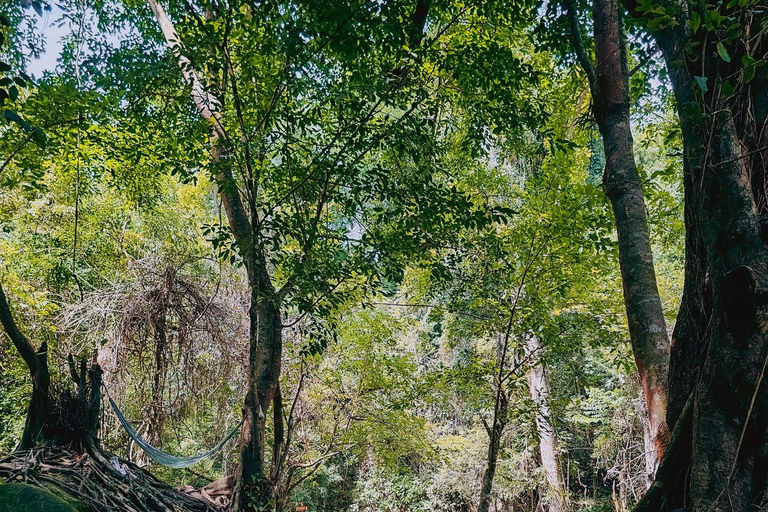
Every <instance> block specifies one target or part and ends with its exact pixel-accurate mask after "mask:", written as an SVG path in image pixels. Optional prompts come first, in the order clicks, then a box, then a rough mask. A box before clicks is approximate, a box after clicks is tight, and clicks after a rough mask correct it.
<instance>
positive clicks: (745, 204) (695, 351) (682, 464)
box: [626, 1, 768, 510]
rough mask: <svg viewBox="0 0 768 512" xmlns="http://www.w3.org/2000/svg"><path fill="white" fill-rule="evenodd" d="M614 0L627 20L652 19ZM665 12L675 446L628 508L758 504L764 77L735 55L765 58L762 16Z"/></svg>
mask: <svg viewBox="0 0 768 512" xmlns="http://www.w3.org/2000/svg"><path fill="white" fill-rule="evenodd" d="M626 4H627V6H628V7H629V8H630V10H631V12H632V14H633V15H635V16H638V17H645V19H647V20H650V19H651V18H652V17H653V16H654V15H651V14H648V13H644V12H641V11H640V10H639V9H638V5H637V3H636V2H634V1H626ZM660 6H661V7H662V8H670V7H672V5H667V4H666V3H665V2H660ZM670 12H675V13H677V15H676V19H675V23H674V24H671V23H669V24H664V25H662V26H661V28H660V29H657V30H656V31H654V32H653V33H652V34H653V36H654V38H655V39H656V42H657V43H658V45H659V48H660V49H661V51H662V54H663V55H664V60H665V62H666V65H667V68H668V71H669V76H670V80H671V82H672V86H673V90H674V93H675V97H676V99H677V108H678V116H679V118H680V126H681V130H682V134H683V145H684V147H683V149H684V172H685V178H684V186H685V201H686V218H685V220H686V273H685V279H686V282H685V287H684V295H683V301H682V306H681V309H680V313H679V316H678V318H679V320H678V324H677V326H676V329H675V333H674V335H673V343H674V348H673V352H672V357H673V359H672V363H671V367H672V372H673V373H672V376H673V377H679V379H680V381H679V382H676V386H678V388H677V390H676V391H675V392H674V393H673V394H672V395H671V401H670V404H671V407H670V409H671V410H672V411H674V414H675V415H676V417H677V422H678V423H679V424H680V428H678V427H677V426H676V427H675V431H676V432H677V431H679V437H680V440H679V442H678V441H676V443H675V450H670V453H668V454H667V457H666V458H668V459H669V460H663V461H662V464H661V465H662V466H664V467H665V471H664V472H663V473H662V474H660V475H659V476H658V477H657V479H656V481H655V482H654V484H653V486H652V488H651V490H654V489H656V491H655V492H654V493H653V494H652V495H651V492H650V491H649V493H648V494H649V495H650V496H649V497H648V498H647V499H644V500H643V501H642V502H641V504H640V505H639V507H638V509H639V510H667V509H673V508H681V509H684V510H725V509H728V510H751V509H753V508H758V507H760V506H764V504H765V499H766V495H765V489H766V487H768V471H766V469H765V468H766V467H768V389H766V386H765V370H766V365H767V363H768V336H767V335H768V332H767V331H768V321H767V320H766V319H767V318H768V296H767V295H768V294H767V293H766V291H767V290H768V249H767V248H766V240H768V237H766V236H765V220H764V219H765V218H766V188H765V178H766V164H765V162H766V158H768V151H766V145H765V141H766V75H765V70H764V69H763V70H760V72H759V73H757V74H756V76H755V78H754V79H753V80H751V81H750V80H748V74H749V73H750V70H749V67H750V65H749V63H748V60H746V59H743V57H744V56H745V55H749V56H750V57H751V58H753V59H755V60H760V59H765V58H766V57H767V56H768V41H766V38H765V36H764V34H763V31H764V27H765V25H766V22H768V14H766V11H765V9H764V8H761V6H760V2H757V3H750V4H749V5H743V6H742V5H739V3H731V4H727V5H721V4H719V3H716V2H710V1H707V2H701V3H698V4H696V5H686V9H683V10H679V9H677V10H675V11H670ZM710 12H717V13H718V14H719V15H720V16H723V17H724V18H725V19H728V22H727V24H726V25H728V24H731V25H732V24H733V23H734V22H738V23H739V24H738V25H737V26H736V27H737V32H735V35H734V34H731V35H727V36H726V35H725V34H724V30H725V29H722V30H721V29H720V28H718V27H717V26H716V25H712V26H707V25H706V24H702V25H701V26H700V27H697V30H696V31H694V30H693V29H692V27H693V26H695V24H693V23H689V22H690V21H691V19H692V18H691V16H692V13H696V16H707V13H710ZM702 19H706V18H702ZM710 19H711V16H710ZM693 44H696V50H695V51H691V50H690V49H691V48H693ZM752 71H754V70H752ZM726 82H728V85H727V86H726ZM685 395H688V397H689V398H687V399H684V398H683V397H684V396H685ZM683 403H687V404H689V405H686V406H683V405H681V404H683ZM678 411H679V412H678Z"/></svg>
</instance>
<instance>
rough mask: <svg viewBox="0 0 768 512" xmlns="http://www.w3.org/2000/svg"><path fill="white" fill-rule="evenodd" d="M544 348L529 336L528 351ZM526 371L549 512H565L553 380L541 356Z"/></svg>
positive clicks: (564, 494)
mask: <svg viewBox="0 0 768 512" xmlns="http://www.w3.org/2000/svg"><path fill="white" fill-rule="evenodd" d="M540 351H541V345H540V343H539V339H538V338H537V337H536V336H535V335H531V336H529V337H528V343H527V347H526V353H527V355H528V357H535V356H534V354H537V353H539V352H540ZM533 361H534V363H533V364H532V365H531V368H530V369H529V370H528V371H527V372H526V378H527V379H528V390H529V392H530V394H531V400H533V404H534V406H535V408H536V432H537V433H538V434H539V454H540V455H541V466H542V468H544V475H545V477H546V479H547V487H548V489H547V490H548V493H547V494H548V496H549V512H563V511H565V510H567V508H568V502H567V497H568V495H567V491H566V489H565V485H564V484H563V478H562V475H561V471H560V456H559V454H558V447H557V435H556V433H555V427H554V425H553V424H552V422H551V421H550V418H551V416H552V412H551V410H550V408H549V404H548V396H549V382H548V381H547V376H546V374H545V373H544V364H543V363H542V362H541V360H539V359H533Z"/></svg>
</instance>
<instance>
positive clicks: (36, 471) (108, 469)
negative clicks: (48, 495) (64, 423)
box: [0, 447, 223, 512]
mask: <svg viewBox="0 0 768 512" xmlns="http://www.w3.org/2000/svg"><path fill="white" fill-rule="evenodd" d="M89 448H90V449H89V450H88V451H87V453H83V454H80V453H77V452H73V451H69V450H65V449H62V448H40V449H34V450H22V451H17V452H14V453H12V454H9V455H7V456H4V457H2V458H0V478H2V479H3V480H5V481H6V482H23V483H27V484H32V485H37V486H40V487H45V488H47V489H49V490H52V491H54V492H59V493H64V494H66V495H67V496H69V497H71V498H72V499H74V500H77V501H79V502H81V503H82V504H83V505H85V506H86V507H87V508H88V509H89V510H91V511H93V512H111V511H114V512H182V511H183V512H221V511H222V510H223V508H222V507H220V506H217V505H216V504H215V503H214V502H213V501H212V500H211V501H206V500H205V498H204V495H202V494H200V493H197V492H190V493H187V492H182V491H179V490H176V489H173V488H172V487H170V486H169V485H167V484H165V483H163V482H161V481H160V480H158V479H157V478H155V477H154V476H152V475H151V474H150V473H148V472H147V471H145V470H144V469H142V468H140V467H138V466H136V465H135V464H133V463H131V462H128V461H125V460H122V459H118V458H117V457H115V456H112V455H111V454H108V453H105V452H102V451H101V450H99V449H96V448H93V447H89Z"/></svg>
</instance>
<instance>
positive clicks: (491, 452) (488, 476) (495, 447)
mask: <svg viewBox="0 0 768 512" xmlns="http://www.w3.org/2000/svg"><path fill="white" fill-rule="evenodd" d="M508 412H509V400H508V398H507V393H506V391H505V390H503V389H501V390H499V392H498V393H497V399H496V405H495V407H494V411H493V419H492V424H491V425H485V428H486V431H487V433H488V452H487V455H486V460H485V470H484V471H483V479H482V480H481V482H480V502H479V505H478V507H477V511H478V512H488V510H489V509H490V507H491V492H492V491H493V479H494V478H495V476H496V466H497V464H498V461H499V449H500V448H501V436H502V435H503V434H504V429H505V428H506V426H507V413H508Z"/></svg>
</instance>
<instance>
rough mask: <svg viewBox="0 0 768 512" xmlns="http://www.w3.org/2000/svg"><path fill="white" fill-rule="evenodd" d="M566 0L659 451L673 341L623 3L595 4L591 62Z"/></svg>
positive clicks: (665, 435)
mask: <svg viewBox="0 0 768 512" xmlns="http://www.w3.org/2000/svg"><path fill="white" fill-rule="evenodd" d="M564 2H565V5H566V8H567V11H568V16H569V18H570V23H571V32H572V36H573V49H574V51H575V52H576V55H577V58H578V60H579V64H580V65H581V67H582V68H583V69H584V72H585V73H586V75H587V79H588V81H589V89H590V92H591V94H592V113H593V116H594V118H595V122H596V123H597V126H598V128H599V130H600V134H601V135H602V139H603V148H604V150H605V170H604V173H603V187H604V189H605V193H606V195H607V196H608V199H609V200H610V202H611V206H612V208H613V214H614V219H615V221H616V232H617V235H618V248H619V264H620V267H621V276H622V281H623V285H624V304H625V306H626V310H627V322H628V324H629V335H630V339H631V341H632V352H633V354H634V356H635V363H636V365H637V370H638V373H639V375H640V382H641V384H642V388H643V394H644V397H645V405H646V410H647V412H648V419H649V426H650V435H651V439H652V442H653V445H654V448H655V451H656V456H657V457H658V458H660V457H661V456H662V455H663V454H664V451H665V449H666V445H667V442H668V440H669V427H668V424H667V400H668V399H667V392H668V387H669V386H668V371H669V352H670V343H669V338H668V336H667V326H666V321H665V319H664V311H663V310H662V306H661V299H660V297H659V289H658V286H657V284H656V271H655V268H654V263H653V251H652V249H651V241H650V233H649V229H648V215H647V213H646V206H645V198H644V195H643V188H642V184H641V181H640V174H639V173H638V170H637V165H636V163H635V155H634V148H633V140H632V129H631V125H630V101H629V71H628V66H627V50H626V45H625V41H624V32H623V28H622V26H621V22H622V20H621V15H620V9H621V6H620V5H618V3H617V0H594V2H593V4H592V14H593V21H594V32H595V34H594V41H595V64H594V65H593V63H592V61H591V59H590V58H589V55H588V54H587V50H586V48H585V46H584V44H583V42H582V38H581V28H580V27H579V21H578V14H577V12H576V9H575V7H574V5H573V2H572V1H571V0H564Z"/></svg>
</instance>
